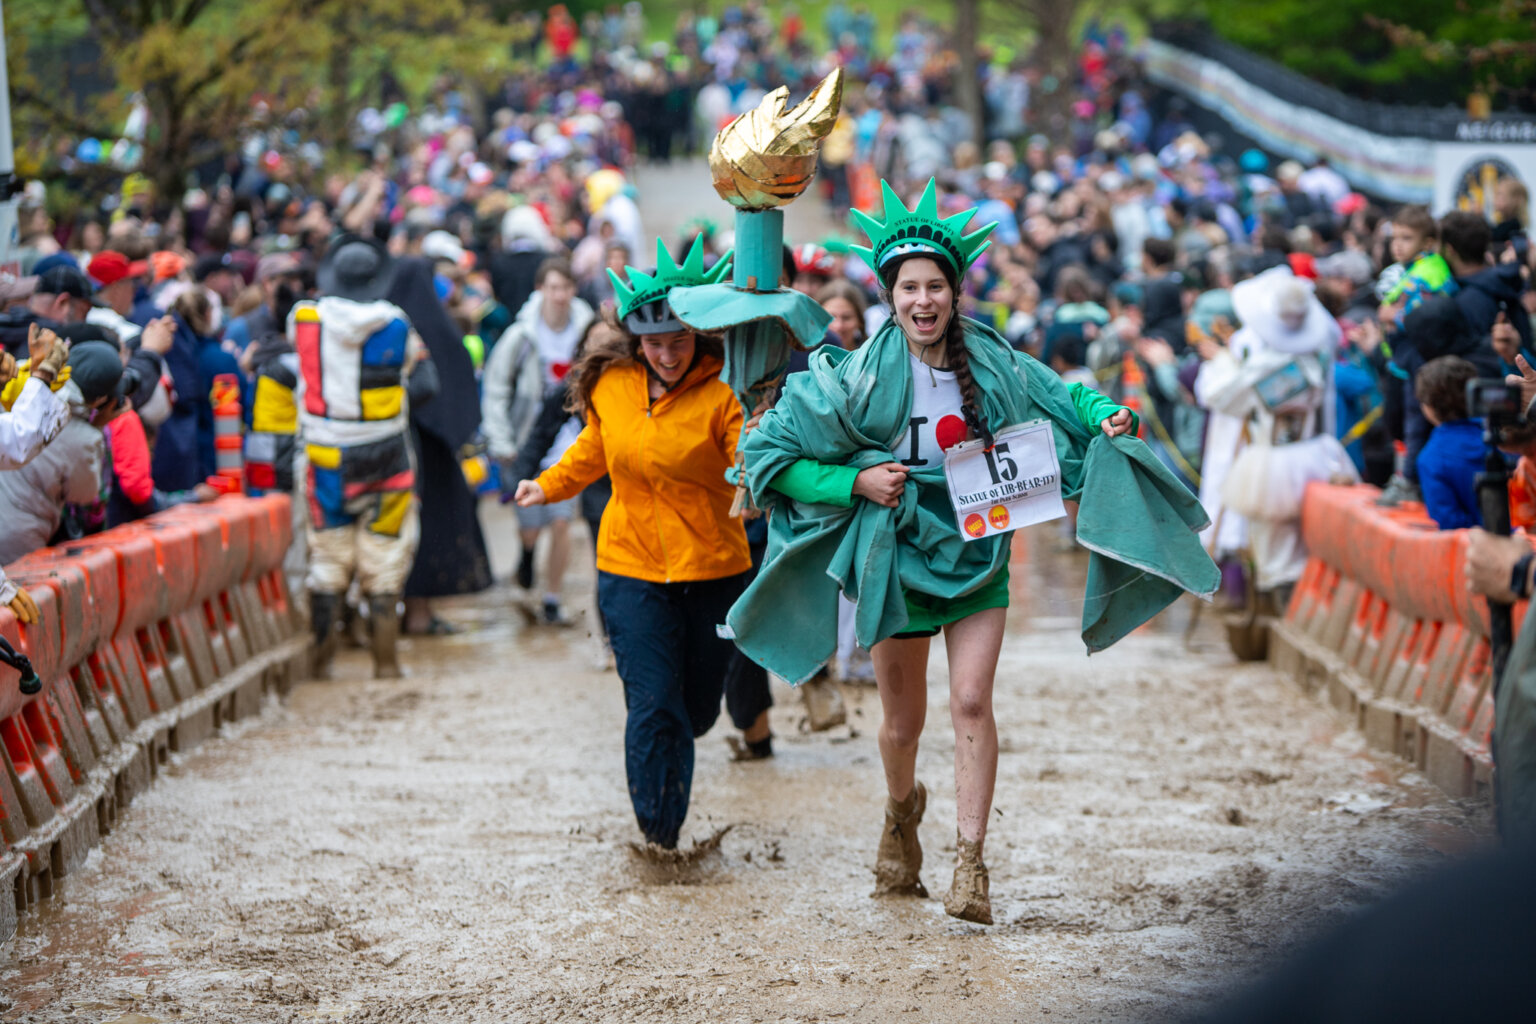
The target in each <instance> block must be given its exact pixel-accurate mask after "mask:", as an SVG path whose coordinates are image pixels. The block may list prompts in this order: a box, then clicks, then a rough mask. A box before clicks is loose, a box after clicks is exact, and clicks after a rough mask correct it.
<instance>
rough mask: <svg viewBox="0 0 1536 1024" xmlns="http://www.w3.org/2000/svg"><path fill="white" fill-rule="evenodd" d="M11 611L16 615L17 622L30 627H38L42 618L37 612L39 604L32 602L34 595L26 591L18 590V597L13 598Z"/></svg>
mask: <svg viewBox="0 0 1536 1024" xmlns="http://www.w3.org/2000/svg"><path fill="white" fill-rule="evenodd" d="M11 611H13V612H15V613H16V621H17V622H21V623H25V624H26V625H28V626H35V625H37V620H38V619H39V618H40V617H41V616H40V614H39V613H38V610H37V602H36V601H34V600H32V595H31V594H29V593H27V592H26V591H25V590H17V591H16V596H15V597H13V598H11Z"/></svg>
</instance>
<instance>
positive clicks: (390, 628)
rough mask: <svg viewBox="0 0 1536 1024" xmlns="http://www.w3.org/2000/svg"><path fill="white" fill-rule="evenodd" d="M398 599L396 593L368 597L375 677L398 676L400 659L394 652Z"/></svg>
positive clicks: (397, 622)
mask: <svg viewBox="0 0 1536 1024" xmlns="http://www.w3.org/2000/svg"><path fill="white" fill-rule="evenodd" d="M399 601H400V595H398V594H374V595H372V596H370V597H369V598H368V622H369V625H370V626H371V628H372V633H373V635H372V637H371V640H372V645H373V678H375V679H399V678H400V661H399V659H398V657H397V656H396V653H395V641H396V639H397V638H398V637H399V636H400V613H399V611H398V610H397V608H398V603H399Z"/></svg>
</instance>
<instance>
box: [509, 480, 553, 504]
mask: <svg viewBox="0 0 1536 1024" xmlns="http://www.w3.org/2000/svg"><path fill="white" fill-rule="evenodd" d="M512 500H513V501H515V502H517V507H518V508H528V507H529V506H530V505H542V504H544V502H545V500H546V499H545V497H544V488H542V487H540V486H539V483H538V481H537V480H519V481H518V482H517V494H516V495H515V496H514V497H513V499H512Z"/></svg>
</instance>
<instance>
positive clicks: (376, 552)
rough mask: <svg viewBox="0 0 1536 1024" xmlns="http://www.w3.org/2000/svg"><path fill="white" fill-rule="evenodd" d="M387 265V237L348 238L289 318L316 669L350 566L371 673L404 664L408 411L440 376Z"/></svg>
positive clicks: (413, 515)
mask: <svg viewBox="0 0 1536 1024" xmlns="http://www.w3.org/2000/svg"><path fill="white" fill-rule="evenodd" d="M391 271H392V265H391V260H390V257H389V254H388V253H387V252H386V251H385V250H384V248H383V246H381V245H379V244H378V243H377V242H374V241H372V240H369V239H363V238H357V237H353V236H342V237H340V238H338V239H337V240H336V241H335V242H334V243H333V244H332V246H331V248H330V250H329V252H328V253H327V255H326V259H325V261H324V262H323V263H322V264H321V265H320V269H319V285H320V294H321V298H320V299H319V301H318V302H308V301H306V302H300V303H298V304H297V305H295V306H294V308H293V311H292V312H291V313H290V314H289V316H288V337H289V339H290V340H291V341H292V343H293V347H294V351H295V353H296V354H297V356H298V379H299V391H298V394H297V406H298V424H299V438H300V443H301V444H302V445H303V449H304V456H305V459H306V461H307V463H308V471H307V474H306V480H305V484H306V491H307V503H308V507H309V518H308V521H307V530H306V536H307V540H308V544H309V549H310V565H309V576H308V580H307V589H308V590H309V597H310V617H311V622H312V624H313V626H314V631H315V641H316V645H317V650H316V656H315V674H316V676H317V677H320V678H324V677H325V676H326V675H327V674H328V672H329V667H330V660H331V656H332V655H333V654H334V652H335V645H336V623H337V615H338V611H339V608H340V605H341V602H342V600H343V598H344V596H345V594H346V590H347V587H348V586H349V585H350V583H351V581H352V578H353V576H354V575H355V576H356V577H357V580H358V584H359V586H360V587H361V589H362V592H363V594H364V595H365V596H366V597H367V599H368V607H369V622H370V624H371V627H372V633H373V636H372V646H373V658H374V675H375V676H376V677H377V678H394V677H397V676H399V674H400V667H399V663H398V661H397V660H396V656H395V640H396V638H397V636H398V634H399V627H400V619H399V612H398V604H399V601H400V596H401V592H402V590H403V589H404V586H405V578H406V576H407V574H408V573H409V572H410V570H411V563H412V560H413V559H414V558H415V554H416V542H417V535H418V518H417V507H416V492H415V488H416V466H415V460H414V457H413V455H412V451H411V439H410V430H409V409H410V405H411V404H420V403H423V402H426V401H428V400H430V399H431V397H432V396H433V395H435V394H436V392H437V378H436V374H435V372H434V371H433V367H432V363H431V361H430V360H428V359H426V358H425V348H424V346H423V344H422V341H421V339H420V338H419V337H418V336H417V335H416V333H415V331H413V330H412V329H411V324H410V321H409V320H408V319H407V318H406V316H405V313H404V312H403V311H402V310H401V309H400V307H398V306H396V305H394V304H393V303H390V302H387V301H385V300H384V299H383V296H384V294H385V293H386V292H387V291H388V289H389V285H390V280H391Z"/></svg>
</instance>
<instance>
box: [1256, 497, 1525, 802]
mask: <svg viewBox="0 0 1536 1024" xmlns="http://www.w3.org/2000/svg"><path fill="white" fill-rule="evenodd" d="M1378 493H1379V492H1378V491H1377V490H1376V488H1374V487H1369V486H1357V487H1331V486H1328V485H1326V484H1313V485H1312V486H1311V487H1309V488H1308V489H1307V495H1306V500H1305V503H1304V505H1303V509H1302V533H1303V536H1304V537H1305V540H1306V544H1307V549H1308V551H1309V552H1310V558H1309V559H1308V562H1307V568H1306V572H1305V574H1304V575H1303V576H1302V578H1301V580H1300V581H1299V582H1298V583H1297V586H1296V590H1295V593H1294V594H1293V595H1292V597H1291V602H1290V605H1289V606H1288V607H1287V609H1286V613H1285V618H1284V620H1283V621H1282V622H1279V623H1276V625H1275V628H1274V631H1273V634H1272V636H1271V638H1270V661H1271V662H1272V663H1273V664H1274V665H1275V667H1276V668H1278V669H1280V670H1281V671H1283V672H1286V673H1288V674H1290V675H1292V676H1294V677H1295V678H1296V680H1297V681H1298V682H1299V683H1300V684H1301V685H1302V686H1303V688H1305V689H1307V690H1308V691H1318V690H1326V692H1327V694H1328V698H1329V700H1330V702H1331V703H1332V704H1333V705H1334V706H1335V707H1337V708H1339V709H1340V710H1342V711H1344V712H1346V713H1348V714H1351V715H1353V716H1354V718H1355V722H1356V724H1357V725H1358V727H1359V728H1360V729H1361V731H1363V732H1364V733H1365V736H1366V738H1367V740H1368V741H1369V742H1370V743H1371V745H1372V746H1374V747H1376V748H1377V749H1380V750H1386V751H1389V752H1391V753H1394V754H1397V755H1399V756H1401V757H1403V758H1404V759H1406V760H1408V761H1411V762H1413V763H1414V764H1415V765H1417V766H1418V768H1419V769H1420V770H1421V771H1423V772H1424V773H1425V774H1426V775H1427V776H1428V777H1429V778H1430V780H1431V781H1433V782H1434V783H1435V785H1437V786H1439V787H1440V788H1441V789H1443V790H1445V791H1446V792H1447V793H1450V794H1451V795H1453V796H1481V797H1485V798H1487V797H1490V796H1491V789H1490V787H1491V783H1492V780H1493V762H1492V759H1491V758H1490V756H1489V739H1490V737H1491V733H1492V731H1493V690H1492V678H1491V677H1492V672H1491V670H1490V652H1489V647H1488V615H1487V605H1486V603H1485V602H1484V601H1483V599H1482V598H1480V597H1475V596H1474V595H1472V594H1471V593H1470V592H1469V591H1468V590H1467V586H1466V574H1465V568H1464V564H1465V558H1466V550H1467V534H1466V532H1465V531H1463V530H1446V531H1441V530H1438V529H1436V528H1435V524H1434V523H1433V522H1431V521H1430V520H1429V519H1427V518H1426V517H1425V516H1424V513H1423V511H1422V509H1420V508H1419V507H1417V506H1413V507H1410V508H1409V509H1382V508H1377V507H1376V506H1375V504H1374V501H1375V499H1376V496H1377V494H1378ZM1524 615H1525V605H1524V604H1523V603H1522V604H1520V605H1517V606H1516V607H1515V611H1514V621H1515V626H1516V628H1517V629H1518V628H1519V624H1520V622H1521V620H1522V619H1523V618H1524Z"/></svg>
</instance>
